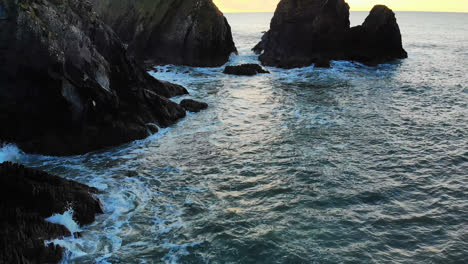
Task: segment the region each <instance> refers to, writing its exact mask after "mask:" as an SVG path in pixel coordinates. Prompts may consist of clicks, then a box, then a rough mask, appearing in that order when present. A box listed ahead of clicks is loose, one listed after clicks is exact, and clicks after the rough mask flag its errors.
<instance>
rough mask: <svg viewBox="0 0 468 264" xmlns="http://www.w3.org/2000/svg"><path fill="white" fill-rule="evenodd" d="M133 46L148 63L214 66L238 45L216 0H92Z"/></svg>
mask: <svg viewBox="0 0 468 264" xmlns="http://www.w3.org/2000/svg"><path fill="white" fill-rule="evenodd" d="M93 4H94V7H95V10H96V11H97V12H98V13H99V15H100V17H101V18H102V20H103V21H104V22H105V23H107V24H108V25H110V26H111V27H112V28H113V29H114V31H115V32H116V33H117V34H118V35H119V37H120V38H121V39H122V40H123V41H124V42H125V43H127V44H128V52H129V53H130V54H131V55H132V56H134V57H135V58H136V59H137V60H138V61H145V62H147V63H149V64H182V65H189V66H202V67H213V66H220V65H223V64H224V63H226V62H227V61H228V59H229V56H230V54H231V53H232V52H235V51H236V48H235V46H234V42H233V40H232V34H231V27H230V26H229V24H228V22H227V20H226V18H225V17H224V16H223V14H222V13H221V11H219V9H218V8H217V7H216V5H215V4H214V3H213V1H212V0H164V1H162V0H93Z"/></svg>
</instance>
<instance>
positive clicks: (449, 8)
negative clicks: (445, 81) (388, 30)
mask: <svg viewBox="0 0 468 264" xmlns="http://www.w3.org/2000/svg"><path fill="white" fill-rule="evenodd" d="M213 1H214V2H215V3H216V5H217V6H218V7H219V8H220V9H221V11H223V12H273V11H275V8H276V5H277V4H278V2H279V0H213ZM346 2H348V4H349V5H350V6H351V10H352V11H370V10H371V8H372V7H373V6H374V5H376V4H384V5H387V6H388V7H390V8H391V9H393V10H394V11H436V12H468V0H346Z"/></svg>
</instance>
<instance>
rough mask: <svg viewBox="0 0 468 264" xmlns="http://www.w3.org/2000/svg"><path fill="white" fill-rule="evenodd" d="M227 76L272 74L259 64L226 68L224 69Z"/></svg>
mask: <svg viewBox="0 0 468 264" xmlns="http://www.w3.org/2000/svg"><path fill="white" fill-rule="evenodd" d="M224 73H225V74H231V75H244V76H252V75H256V74H258V73H270V72H269V71H267V70H265V69H263V68H262V66H260V65H258V64H242V65H236V66H226V68H224Z"/></svg>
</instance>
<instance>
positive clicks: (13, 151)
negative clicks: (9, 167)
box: [0, 144, 24, 163]
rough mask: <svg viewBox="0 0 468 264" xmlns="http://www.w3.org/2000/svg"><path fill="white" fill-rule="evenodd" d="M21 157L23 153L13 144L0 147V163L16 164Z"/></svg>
mask: <svg viewBox="0 0 468 264" xmlns="http://www.w3.org/2000/svg"><path fill="white" fill-rule="evenodd" d="M23 155H24V153H23V151H21V150H20V149H19V148H18V147H17V146H15V145H13V144H5V145H3V146H0V163H3V162H5V161H11V162H17V161H18V160H20V159H21V157H22V156H23Z"/></svg>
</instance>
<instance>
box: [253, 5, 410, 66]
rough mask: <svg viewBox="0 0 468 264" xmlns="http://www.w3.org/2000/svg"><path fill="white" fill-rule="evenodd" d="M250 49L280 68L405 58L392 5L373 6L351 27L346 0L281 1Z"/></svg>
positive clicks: (264, 61)
mask: <svg viewBox="0 0 468 264" xmlns="http://www.w3.org/2000/svg"><path fill="white" fill-rule="evenodd" d="M389 40H390V41H389ZM253 50H254V51H255V52H257V53H261V52H262V51H263V52H264V53H263V54H262V55H261V56H260V60H261V62H262V63H263V64H264V65H268V66H277V67H281V68H294V67H302V66H308V65H311V64H312V63H315V62H317V61H322V60H332V59H334V60H357V61H361V62H364V63H379V62H385V61H388V60H392V59H396V58H404V57H406V56H407V54H406V52H405V51H404V50H403V48H402V44H401V34H400V30H399V27H398V24H397V23H396V19H395V15H394V13H393V12H392V11H391V10H390V9H388V8H387V7H385V6H376V7H375V8H374V9H373V10H372V11H371V14H370V15H369V17H368V18H367V19H366V22H365V23H364V24H363V25H362V26H359V27H354V28H350V22H349V5H348V4H347V3H346V2H345V1H344V0H282V1H281V2H280V3H279V4H278V7H277V9H276V11H275V15H274V17H273V19H272V21H271V25H270V30H269V31H268V32H267V33H265V35H264V36H263V38H262V41H261V42H260V43H259V44H258V45H257V46H256V47H254V49H253Z"/></svg>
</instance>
